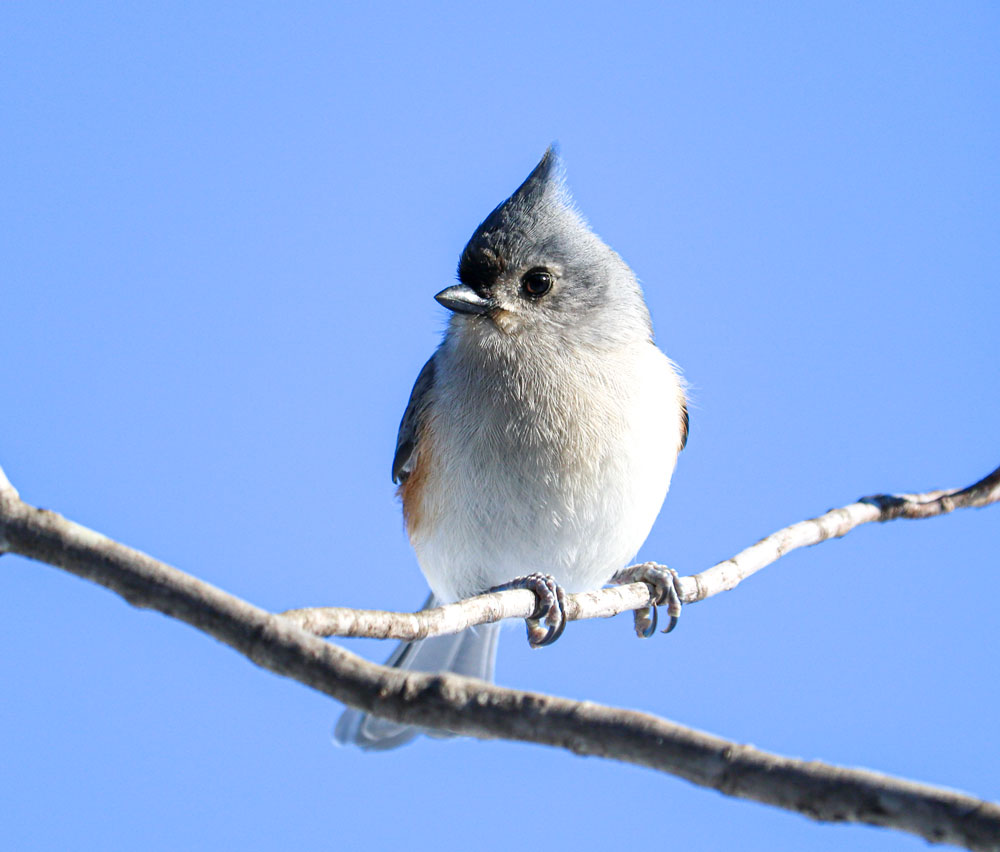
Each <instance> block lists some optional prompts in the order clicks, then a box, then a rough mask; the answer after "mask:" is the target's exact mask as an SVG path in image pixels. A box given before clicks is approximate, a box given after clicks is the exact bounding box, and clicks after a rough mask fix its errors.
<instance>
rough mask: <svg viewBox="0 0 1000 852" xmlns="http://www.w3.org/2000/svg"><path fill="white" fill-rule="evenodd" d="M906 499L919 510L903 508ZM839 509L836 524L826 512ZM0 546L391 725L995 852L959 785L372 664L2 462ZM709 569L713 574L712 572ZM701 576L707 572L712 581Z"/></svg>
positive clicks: (978, 494) (763, 550)
mask: <svg viewBox="0 0 1000 852" xmlns="http://www.w3.org/2000/svg"><path fill="white" fill-rule="evenodd" d="M998 479H1000V471H994V473H992V474H991V475H990V476H989V477H987V478H986V479H985V480H983V481H982V482H981V483H977V484H976V486H972V488H971V489H964V490H963V491H956V492H947V493H940V494H939V495H938V496H937V497H934V498H933V499H923V498H921V497H914V498H908V497H895V498H871V499H869V500H866V501H862V502H861V503H857V504H853V505H852V506H849V507H846V508H845V509H840V510H836V512H833V513H828V514H827V515H824V516H823V518H820V519H817V520H815V521H806V522H804V524H796V525H794V526H793V527H789V528H788V529H787V530H783V531H782V532H781V533H776V534H775V536H769V537H768V538H767V539H764V540H763V541H761V542H759V543H758V544H757V545H754V547H752V548H748V550H746V551H743V553H741V554H739V555H738V556H737V557H734V559H732V560H729V561H728V562H726V563H721V564H720V565H719V566H715V568H712V569H709V570H708V571H706V572H704V574H702V575H696V577H695V578H687V579H689V580H693V581H695V585H694V588H695V595H694V596H692V597H691V598H690V600H700V599H702V598H704V597H708V596H709V594H715V593H716V592H717V591H723V590H724V589H725V588H732V586H734V585H735V584H736V583H738V582H739V581H740V580H741V579H743V577H745V576H749V574H751V573H753V571H756V570H759V568H760V567H763V565H765V564H768V562H771V561H774V559H776V558H778V556H780V555H781V553H783V552H787V551H788V550H789V549H791V548H792V547H801V546H803V545H805V544H812V543H815V542H816V541H822V540H823V539H825V538H830V537H831V536H834V535H843V533H844V532H846V531H847V530H849V529H852V528H853V527H854V526H857V525H858V524H859V523H865V522H867V521H871V520H888V519H890V517H904V516H907V514H906V513H907V512H911V511H912V512H913V514H911V515H909V516H911V517H928V516H930V514H942V513H943V512H945V511H951V509H952V508H958V507H959V506H963V505H970V506H971V505H986V503H988V502H995V501H996V499H997V490H998V487H1000V485H998V482H997V480H998ZM967 492H969V493H967ZM972 492H974V493H972ZM924 497H926V495H924ZM900 500H902V501H903V503H904V504H906V505H907V506H908V505H910V504H911V503H912V504H917V505H914V507H913V508H912V509H908V508H906V506H901V505H900V504H899V502H898V501H900ZM933 502H939V503H940V509H939V510H938V509H930V508H928V506H929V504H930V503H933ZM858 507H863V508H858ZM844 512H846V515H845V516H844V517H843V518H841V519H840V520H838V519H837V518H832V519H830V520H829V521H826V520H824V519H828V518H830V516H831V515H834V516H836V515H837V513H844ZM871 512H874V513H875V514H874V515H871V514H870V513H871ZM798 528H802V529H801V530H799V531H796V530H797V529H798ZM792 531H796V532H792ZM776 537H777V539H776ZM775 539H776V540H775ZM772 540H773V541H772ZM0 552H9V553H17V554H20V555H22V556H27V557H29V558H31V559H36V560H39V561H41V562H46V563H48V564H50V565H55V566H57V567H59V568H62V569H64V570H66V571H69V572H71V573H73V574H76V575H78V576H80V577H84V578H86V579H88V580H91V581H93V582H96V583H99V584H101V585H103V586H105V587H106V588H109V589H111V590H112V591H114V592H117V593H118V594H119V595H121V596H122V597H124V598H125V599H126V600H127V601H129V602H130V603H132V604H133V605H135V606H138V607H145V608H149V609H155V610H158V611H159V612H162V613H165V614H166V615H170V616H172V617H174V618H177V619H180V620H181V621H185V622H187V623H188V624H190V625H192V626H193V627H196V628H198V629H199V630H202V631H203V632H205V633H207V634H209V635H211V636H214V637H215V638H216V639H218V640H220V641H221V642H224V643H226V644H227V645H229V646H231V647H232V648H234V649H236V650H237V651H239V652H240V653H242V654H244V655H245V656H246V657H248V658H249V659H250V660H252V661H253V662H255V663H256V664H257V665H259V666H262V667H263V668H266V669H268V670H270V671H272V672H275V673H276V674H280V675H283V676H285V677H290V678H293V679H295V680H297V681H299V682H300V683H303V684H306V685H307V686H311V687H312V688H314V689H316V690H319V691H320V692H323V693H325V694H327V695H329V696H331V697H333V698H336V699H337V700H338V701H342V702H344V703H345V704H350V705H352V706H354V707H360V708H362V709H364V710H367V711H369V712H371V713H375V714H376V715H379V716H383V717H385V718H388V719H392V720H394V721H398V722H404V723H408V724H414V725H421V726H424V727H429V728H441V729H447V730H451V731H455V732H456V733H460V734H466V735H469V736H475V737H481V738H484V739H489V738H503V739H511V740H522V741H525V742H535V743H542V744H547V745H552V746H557V747H559V748H564V749H567V750H569V751H572V752H575V753H577V754H585V755H594V756H599V757H605V758H610V759H614V760H620V761H624V762H627V763H633V764H637V765H640V766H647V767H650V768H652V769H658V770H660V771H663V772H668V773H671V774H673V775H677V776H679V777H681V778H685V779H687V780H688V781H691V782H693V783H695V784H700V785H702V786H705V787H711V788H713V789H716V790H719V791H720V792H723V793H726V794H727V795H731V796H737V797H741V798H746V799H752V800H754V801H758V802H764V803H767V804H771V805H775V806H777V807H782V808H786V809H788V810H792V811H797V812H799V813H802V814H805V815H807V816H809V817H812V818H813V819H817V820H823V821H829V822H864V823H869V824H871V825H880V826H885V827H891V828H895V829H898V830H901V831H906V832H910V833H913V834H917V835H919V836H921V837H924V838H926V839H928V840H930V841H934V842H940V843H953V844H956V845H960V846H965V847H967V848H969V849H975V850H1000V805H997V804H995V803H992V802H985V801H982V800H979V799H976V798H973V797H971V796H968V795H965V794H962V793H957V792H954V791H951V790H946V789H940V788H935V787H930V786H927V785H923V784H917V783H914V782H911V781H905V780H902V779H897V778H892V777H889V776H886V775H881V774H878V773H875V772H867V771H864V770H858V769H845V768H840V767H836V766H831V765H829V764H825V763H820V762H818V761H801V760H795V759H791V758H786V757H780V756H778V755H774V754H768V753H767V752H763V751H760V750H758V749H755V748H752V747H750V746H743V745H739V744H737V743H733V742H729V741H727V740H723V739H720V738H718V737H714V736H711V735H709V734H705V733H701V732H699V731H695V730H692V729H690V728H684V727H682V726H680V725H676V724H674V723H672V722H669V721H667V720H665V719H660V718H657V717H655V716H650V715H647V714H645V713H637V712H635V711H629V710H622V709H618V708H615V707H607V706H603V705H599V704H594V703H591V702H587V701H572V700H569V699H565V698H556V697H554V696H549V695H541V694H538V693H531V692H522V691H519V690H513V689H505V688H503V687H500V686H495V685H493V684H490V683H485V682H484V681H478V680H473V679H470V678H464V677H460V676H458V675H452V674H434V675H432V674H421V673H417V672H404V671H400V670H398V669H388V668H386V667H384V666H379V665H375V664H374V663H369V662H366V661H365V660H362V659H361V658H360V657H357V656H355V655H354V654H351V653H349V652H348V651H345V650H344V649H342V648H338V647H337V646H335V645H332V644H330V643H328V642H325V641H323V640H322V639H319V638H318V637H316V636H315V635H313V634H311V633H308V632H306V631H305V630H303V629H302V628H301V627H299V626H298V625H297V624H296V623H295V622H294V621H293V620H292V619H291V618H288V617H285V616H281V615H273V614H271V613H268V612H266V611H264V610H262V609H260V608H258V607H255V606H253V605H252V604H249V603H247V602H246V601H242V600H240V599H238V598H236V597H234V596H232V595H229V594H227V593H226V592H223V591H222V590H220V589H217V588H215V587H214V586H211V585H209V584H208V583H204V582H202V581H201V580H198V579H197V578H195V577H192V576H190V575H188V574H185V573H183V572H181V571H178V570H177V569H176V568H172V567H170V566H169V565H166V564H164V563H162V562H158V561H157V560H155V559H153V558H152V557H150V556H147V555H146V554H144V553H140V552H139V551H136V550H132V549H131V548H128V547H125V546H124V545H122V544H119V543H118V542H115V541H112V540H111V539H109V538H106V537H105V536H102V535H100V534H99V533H96V532H93V531H92V530H88V529H86V528H85V527H81V526H79V525H78V524H75V523H73V522H72V521H68V520H66V519H65V518H63V517H61V516H59V515H57V514H55V513H54V512H48V511H44V510H41V509H36V508H35V507H33V506H30V505H28V504H26V503H24V502H23V501H21V499H20V498H19V497H18V494H17V492H16V491H15V490H14V489H13V488H12V487H11V486H10V483H9V482H8V481H7V479H6V477H5V476H4V475H3V471H2V470H0ZM768 554H770V556H768ZM764 560H766V561H764ZM716 569H721V570H720V571H718V572H717V573H716V574H712V572H715V571H716ZM706 575H711V576H709V577H708V578H707V579H706ZM697 577H701V578H702V580H701V581H700V582H699V581H698V580H697ZM713 578H714V579H713ZM720 578H721V579H720ZM614 591H617V592H621V591H622V590H614ZM505 594H506V593H505ZM602 594H603V593H602ZM647 602H648V601H647ZM640 605H641V604H640ZM578 617H579V616H578Z"/></svg>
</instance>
